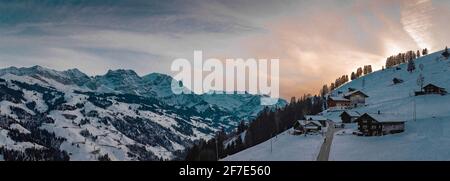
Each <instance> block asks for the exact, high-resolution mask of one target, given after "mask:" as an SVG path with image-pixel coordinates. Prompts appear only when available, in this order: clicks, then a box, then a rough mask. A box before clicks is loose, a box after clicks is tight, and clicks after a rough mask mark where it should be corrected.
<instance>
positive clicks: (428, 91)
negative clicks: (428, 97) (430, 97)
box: [423, 84, 447, 95]
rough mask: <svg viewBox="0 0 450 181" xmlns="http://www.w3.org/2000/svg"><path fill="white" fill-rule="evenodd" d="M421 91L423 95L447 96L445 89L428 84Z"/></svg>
mask: <svg viewBox="0 0 450 181" xmlns="http://www.w3.org/2000/svg"><path fill="white" fill-rule="evenodd" d="M423 91H424V92H425V94H441V95H444V94H447V91H446V90H445V88H442V87H439V86H436V85H434V84H428V85H426V86H425V87H423Z"/></svg>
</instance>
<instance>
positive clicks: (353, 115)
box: [339, 111, 361, 123]
mask: <svg viewBox="0 0 450 181" xmlns="http://www.w3.org/2000/svg"><path fill="white" fill-rule="evenodd" d="M360 116H361V114H359V112H357V111H344V112H342V114H341V115H339V117H341V120H342V123H354V122H355V121H356V119H358V118H359V117H360Z"/></svg>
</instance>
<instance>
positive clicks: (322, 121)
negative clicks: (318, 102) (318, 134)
mask: <svg viewBox="0 0 450 181" xmlns="http://www.w3.org/2000/svg"><path fill="white" fill-rule="evenodd" d="M305 119H306V120H307V121H317V122H319V123H320V124H321V125H322V126H323V127H326V126H327V121H328V119H327V118H326V117H323V116H319V115H306V116H305Z"/></svg>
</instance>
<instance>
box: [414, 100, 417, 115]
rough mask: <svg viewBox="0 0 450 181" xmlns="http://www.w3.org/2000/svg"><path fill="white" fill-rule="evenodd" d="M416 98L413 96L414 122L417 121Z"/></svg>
mask: <svg viewBox="0 0 450 181" xmlns="http://www.w3.org/2000/svg"><path fill="white" fill-rule="evenodd" d="M416 97H417V96H414V121H416V119H417V111H416Z"/></svg>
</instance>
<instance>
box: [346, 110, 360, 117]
mask: <svg viewBox="0 0 450 181" xmlns="http://www.w3.org/2000/svg"><path fill="white" fill-rule="evenodd" d="M344 113H347V114H348V115H349V116H351V117H359V116H361V114H359V112H358V111H349V110H347V111H344V112H342V114H344ZM342 114H341V115H342Z"/></svg>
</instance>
